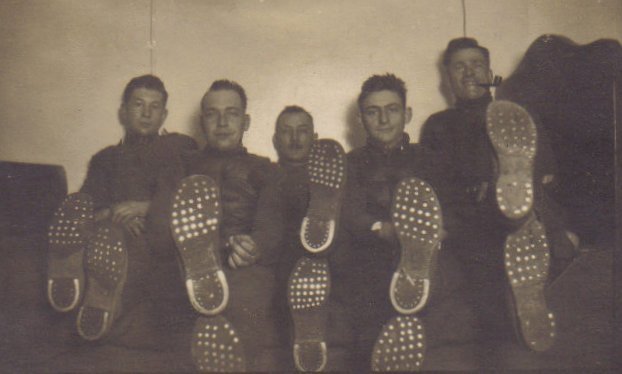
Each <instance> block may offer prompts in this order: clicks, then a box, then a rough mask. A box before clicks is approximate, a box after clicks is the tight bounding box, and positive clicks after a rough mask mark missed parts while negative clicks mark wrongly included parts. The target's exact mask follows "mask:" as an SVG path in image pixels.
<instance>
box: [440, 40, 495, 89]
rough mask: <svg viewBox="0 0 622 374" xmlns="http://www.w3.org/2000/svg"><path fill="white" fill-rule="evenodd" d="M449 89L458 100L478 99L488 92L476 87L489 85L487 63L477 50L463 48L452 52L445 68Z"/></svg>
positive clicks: (489, 73) (489, 74)
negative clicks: (484, 84) (483, 84)
mask: <svg viewBox="0 0 622 374" xmlns="http://www.w3.org/2000/svg"><path fill="white" fill-rule="evenodd" d="M447 74H448V75H449V83H450V84H451V89H452V91H453V93H454V95H455V96H456V98H458V99H462V100H474V99H479V98H480V97H482V96H484V94H486V93H487V92H488V88H485V87H481V86H478V84H480V83H490V78H491V72H490V66H489V62H488V61H487V60H486V57H484V54H483V53H482V51H480V50H479V49H477V48H465V49H460V50H458V51H456V52H454V53H453V54H452V56H451V59H450V60H449V65H448V66H447Z"/></svg>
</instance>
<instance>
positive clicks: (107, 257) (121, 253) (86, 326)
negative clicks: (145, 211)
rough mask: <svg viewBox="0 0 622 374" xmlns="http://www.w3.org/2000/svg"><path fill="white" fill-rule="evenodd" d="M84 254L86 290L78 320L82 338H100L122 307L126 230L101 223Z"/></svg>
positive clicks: (125, 265) (126, 260)
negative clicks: (124, 232) (124, 231)
mask: <svg viewBox="0 0 622 374" xmlns="http://www.w3.org/2000/svg"><path fill="white" fill-rule="evenodd" d="M85 257H86V261H85V266H86V276H87V283H86V292H85V294H84V302H83V304H82V306H81V307H80V311H79V312H78V318H77V321H76V324H77V328H78V333H79V334H80V336H81V337H82V338H84V339H86V340H98V339H101V338H103V337H104V336H105V335H106V334H107V333H108V332H109V331H110V328H111V327H112V324H113V322H114V320H115V319H116V317H117V313H118V311H119V310H120V308H121V297H122V294H123V289H124V287H125V281H126V279H127V268H128V254H127V248H126V246H125V238H124V234H123V231H122V230H121V229H120V228H118V227H115V226H114V225H113V224H112V223H104V224H102V225H100V226H99V227H98V229H97V231H96V233H95V235H94V236H93V237H92V238H91V240H89V243H88V245H87V249H86V253H85Z"/></svg>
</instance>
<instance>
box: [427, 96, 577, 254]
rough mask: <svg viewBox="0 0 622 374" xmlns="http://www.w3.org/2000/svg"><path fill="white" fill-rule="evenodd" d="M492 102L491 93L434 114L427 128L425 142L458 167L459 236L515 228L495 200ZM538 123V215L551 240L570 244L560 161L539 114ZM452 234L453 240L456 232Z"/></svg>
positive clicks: (455, 181) (456, 198) (535, 166)
mask: <svg viewBox="0 0 622 374" xmlns="http://www.w3.org/2000/svg"><path fill="white" fill-rule="evenodd" d="M491 101H492V96H491V95H490V94H488V95H485V96H483V97H481V98H479V99H476V100H467V101H457V102H456V107H455V108H452V109H447V110H444V111H442V112H438V113H435V114H433V115H431V116H430V117H429V118H428V119H427V121H426V122H425V123H424V124H423V127H422V129H421V137H420V143H421V144H423V145H425V146H426V147H428V148H431V149H432V150H434V151H437V152H440V153H443V154H444V155H445V157H446V160H447V162H448V163H449V164H450V165H451V167H452V168H453V171H452V174H453V178H452V179H453V182H452V183H454V185H455V189H454V190H453V193H455V196H454V197H453V199H452V201H453V202H454V208H455V209H454V213H455V214H454V215H453V217H454V218H455V220H454V221H453V222H454V223H455V224H456V225H457V226H458V231H463V232H464V231H465V230H480V229H481V228H482V227H490V228H495V227H497V228H500V229H501V230H511V225H512V223H511V222H509V220H508V219H507V218H506V217H505V216H503V215H502V214H501V212H500V211H499V210H498V209H497V206H496V202H495V198H494V183H495V170H494V169H495V161H494V160H495V158H496V154H495V151H494V148H493V147H492V144H491V143H490V139H489V137H488V134H487V132H486V110H487V107H488V104H489V103H490V102H491ZM532 119H533V120H534V123H535V125H536V129H537V132H538V141H537V144H536V147H537V151H536V157H535V160H534V211H535V213H536V216H538V218H539V219H540V220H541V221H542V222H543V223H544V224H545V226H546V227H547V232H548V233H549V235H552V236H553V237H559V238H560V239H559V240H557V241H559V242H563V241H567V239H565V240H563V239H564V238H563V237H564V236H565V234H564V227H565V221H566V217H565V212H564V209H563V208H562V207H561V206H560V205H559V204H558V203H557V202H556V201H555V199H554V198H553V197H552V196H553V195H554V192H555V190H556V186H555V185H556V182H557V179H558V178H555V177H554V176H555V175H556V173H557V162H556V159H555V156H554V153H553V150H552V147H551V144H550V141H549V138H548V136H547V133H546V131H545V130H544V128H543V127H542V126H541V125H540V124H539V121H538V118H537V117H534V116H533V114H532ZM545 175H550V176H553V177H554V178H553V182H551V183H547V184H544V183H543V182H542V181H543V177H544V176H545ZM483 182H484V183H486V184H487V189H486V190H485V191H482V183H483ZM480 193H482V194H484V199H483V200H481V201H478V199H477V197H478V195H479V194H480ZM448 231H449V234H450V235H451V234H452V232H451V231H452V230H448ZM553 241H554V242H555V241H556V240H555V239H554V240H553ZM553 247H554V250H553V252H554V255H555V254H556V252H559V255H560V256H567V255H569V254H568V253H569V249H568V248H565V249H562V248H561V247H562V245H553ZM556 248H559V250H558V249H556ZM561 252H564V253H565V254H561ZM566 252H568V253H566Z"/></svg>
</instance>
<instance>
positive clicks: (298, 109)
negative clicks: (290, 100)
mask: <svg viewBox="0 0 622 374" xmlns="http://www.w3.org/2000/svg"><path fill="white" fill-rule="evenodd" d="M289 113H304V114H306V115H308V116H309V118H311V124H312V125H313V116H312V115H311V113H309V112H308V111H307V110H306V109H305V108H303V107H301V106H298V105H288V106H286V107H285V108H283V110H281V113H279V115H278V116H277V117H276V123H275V126H276V125H278V123H279V120H280V119H281V116H283V115H284V114H289Z"/></svg>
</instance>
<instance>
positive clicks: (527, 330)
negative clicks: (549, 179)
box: [504, 219, 556, 352]
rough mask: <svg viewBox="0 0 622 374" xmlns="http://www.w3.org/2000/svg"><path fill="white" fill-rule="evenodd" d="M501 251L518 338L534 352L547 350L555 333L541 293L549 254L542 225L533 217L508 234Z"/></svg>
mask: <svg viewBox="0 0 622 374" xmlns="http://www.w3.org/2000/svg"><path fill="white" fill-rule="evenodd" d="M504 252H505V270H506V274H507V277H508V280H509V282H510V286H511V288H512V296H513V297H512V301H513V304H514V308H515V313H514V315H515V316H516V318H517V319H518V323H517V325H518V326H519V330H520V334H519V339H520V340H521V341H522V342H523V343H524V344H525V345H526V346H527V347H528V348H529V349H531V350H533V351H538V352H542V351H546V350H548V349H549V348H550V347H551V346H552V345H553V343H554V341H555V334H556V333H555V316H554V314H553V313H552V312H551V311H550V310H549V309H548V307H547V304H546V300H545V296H544V286H545V284H546V280H547V278H548V268H549V261H550V255H549V247H548V243H547V239H546V233H545V230H544V227H543V226H542V224H541V223H540V222H538V221H537V220H536V219H533V220H530V221H528V222H527V223H525V225H524V226H523V227H521V228H520V229H519V230H517V231H516V232H515V233H513V234H510V235H508V238H507V239H506V242H505V249H504Z"/></svg>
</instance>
